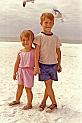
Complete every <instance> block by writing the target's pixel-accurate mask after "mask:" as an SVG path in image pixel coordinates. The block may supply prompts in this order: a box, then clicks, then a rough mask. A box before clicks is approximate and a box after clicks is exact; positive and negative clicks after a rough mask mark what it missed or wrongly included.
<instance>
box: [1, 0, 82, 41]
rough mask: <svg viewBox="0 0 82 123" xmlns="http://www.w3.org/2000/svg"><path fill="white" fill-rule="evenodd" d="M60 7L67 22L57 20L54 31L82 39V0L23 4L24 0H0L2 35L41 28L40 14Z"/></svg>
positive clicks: (11, 34)
mask: <svg viewBox="0 0 82 123" xmlns="http://www.w3.org/2000/svg"><path fill="white" fill-rule="evenodd" d="M53 8H56V9H59V10H60V11H61V12H62V13H63V16H64V20H65V22H63V23H62V22H61V21H60V20H58V21H57V23H56V26H54V28H53V31H55V33H57V34H58V35H59V36H61V37H62V38H69V39H82V14H81V13H82V0H80V1H78V0H67V1H66V0H35V3H34V4H33V3H31V2H30V3H27V5H26V7H23V6H22V0H0V37H9V36H11V37H12V36H16V37H17V36H18V35H19V33H20V32H21V30H23V29H26V28H27V29H28V28H30V29H32V30H33V31H34V32H35V33H38V32H39V31H40V30H41V26H40V24H39V23H40V19H39V18H40V15H41V13H42V12H44V11H47V10H48V11H51V12H52V9H53Z"/></svg>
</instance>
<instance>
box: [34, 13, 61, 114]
mask: <svg viewBox="0 0 82 123" xmlns="http://www.w3.org/2000/svg"><path fill="white" fill-rule="evenodd" d="M40 20H41V22H40V24H41V26H42V32H41V33H39V34H38V35H37V36H36V38H35V40H34V44H35V45H36V48H35V73H36V74H37V73H39V81H44V82H45V86H46V89H45V93H44V98H43V100H42V102H41V105H40V106H39V110H40V111H43V110H44V108H45V107H46V100H47V98H48V97H50V99H51V102H52V104H51V105H50V106H49V107H48V108H47V110H46V112H51V111H52V110H53V109H55V108H57V102H56V99H55V95H54V91H53V88H52V82H53V80H55V81H58V76H57V71H58V72H61V50H60V45H61V43H60V40H59V39H58V37H57V36H56V35H54V34H53V33H52V31H51V29H52V27H53V25H54V16H53V14H52V13H48V12H46V13H43V14H42V15H41V18H40ZM39 70H40V72H39Z"/></svg>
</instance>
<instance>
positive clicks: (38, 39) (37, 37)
mask: <svg viewBox="0 0 82 123" xmlns="http://www.w3.org/2000/svg"><path fill="white" fill-rule="evenodd" d="M33 43H34V44H35V45H36V44H37V45H39V46H40V44H41V37H40V35H37V36H36V37H35V39H34V41H33Z"/></svg>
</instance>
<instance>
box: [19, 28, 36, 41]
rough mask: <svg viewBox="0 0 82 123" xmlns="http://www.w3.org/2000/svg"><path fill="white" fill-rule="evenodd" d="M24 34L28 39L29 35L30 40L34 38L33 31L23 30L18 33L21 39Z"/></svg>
mask: <svg viewBox="0 0 82 123" xmlns="http://www.w3.org/2000/svg"><path fill="white" fill-rule="evenodd" d="M23 36H25V37H27V38H28V39H29V37H30V36H31V39H32V42H33V40H34V33H33V32H32V31H31V30H24V31H22V33H21V34H20V39H21V40H22V37H23Z"/></svg>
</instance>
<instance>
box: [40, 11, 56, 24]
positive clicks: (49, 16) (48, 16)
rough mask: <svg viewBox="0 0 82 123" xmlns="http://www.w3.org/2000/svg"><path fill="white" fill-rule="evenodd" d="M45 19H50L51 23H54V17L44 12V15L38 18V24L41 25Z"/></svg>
mask: <svg viewBox="0 0 82 123" xmlns="http://www.w3.org/2000/svg"><path fill="white" fill-rule="evenodd" d="M46 17H47V18H48V19H50V20H51V21H53V23H54V15H53V14H52V13H50V12H45V13H42V15H41V17H40V20H41V22H40V24H42V23H43V21H44V20H45V18H46Z"/></svg>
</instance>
